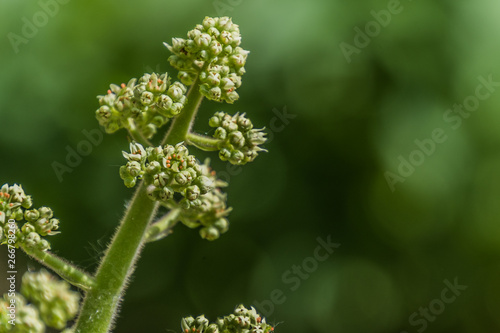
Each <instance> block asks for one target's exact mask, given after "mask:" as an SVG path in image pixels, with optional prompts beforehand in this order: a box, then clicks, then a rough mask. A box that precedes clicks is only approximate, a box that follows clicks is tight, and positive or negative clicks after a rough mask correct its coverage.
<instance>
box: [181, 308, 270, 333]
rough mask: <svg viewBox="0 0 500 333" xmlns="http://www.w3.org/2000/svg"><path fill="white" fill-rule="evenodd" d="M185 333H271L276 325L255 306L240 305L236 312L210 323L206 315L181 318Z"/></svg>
mask: <svg viewBox="0 0 500 333" xmlns="http://www.w3.org/2000/svg"><path fill="white" fill-rule="evenodd" d="M181 327H182V332H183V333H269V332H273V331H274V327H272V326H271V325H269V324H267V323H266V319H265V318H262V317H261V316H260V315H259V314H258V313H257V311H255V309H254V308H253V307H251V308H250V309H247V308H245V307H244V306H243V305H239V306H238V307H236V309H235V310H234V313H232V314H230V315H229V316H225V317H223V318H219V319H217V320H216V322H215V323H212V324H210V323H209V321H208V320H207V319H206V318H205V316H203V315H201V316H198V317H196V318H193V317H186V318H183V319H182V320H181Z"/></svg>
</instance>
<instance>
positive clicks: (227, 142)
mask: <svg viewBox="0 0 500 333" xmlns="http://www.w3.org/2000/svg"><path fill="white" fill-rule="evenodd" d="M209 125H210V126H211V127H216V129H215V133H214V135H213V136H214V138H216V139H219V140H221V142H220V143H219V144H218V148H219V149H220V150H219V157H220V159H221V160H223V161H229V162H231V163H232V164H238V165H242V164H246V163H248V162H252V161H253V160H254V159H255V158H256V157H257V155H258V154H259V152H261V151H266V150H265V149H263V148H260V147H259V145H261V144H263V143H265V142H266V140H267V139H266V137H265V135H266V133H264V132H263V130H264V128H261V129H253V124H252V122H251V121H250V119H248V118H247V117H245V114H244V113H243V114H239V113H236V114H235V115H234V116H230V115H229V114H227V113H224V112H217V113H216V114H215V115H214V116H213V117H212V118H210V121H209Z"/></svg>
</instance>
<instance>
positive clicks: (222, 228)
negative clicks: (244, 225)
mask: <svg viewBox="0 0 500 333" xmlns="http://www.w3.org/2000/svg"><path fill="white" fill-rule="evenodd" d="M214 227H216V228H217V230H219V232H220V233H221V234H223V233H225V232H227V230H228V229H229V221H228V220H227V219H225V218H220V219H218V220H217V221H215V223H214Z"/></svg>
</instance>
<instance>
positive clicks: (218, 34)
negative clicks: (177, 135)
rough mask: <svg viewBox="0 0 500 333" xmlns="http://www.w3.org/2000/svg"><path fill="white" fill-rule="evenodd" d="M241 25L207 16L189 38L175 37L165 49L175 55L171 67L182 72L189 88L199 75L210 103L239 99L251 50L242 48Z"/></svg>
mask: <svg viewBox="0 0 500 333" xmlns="http://www.w3.org/2000/svg"><path fill="white" fill-rule="evenodd" d="M240 44H241V35H240V30H239V27H238V25H236V24H234V23H233V22H232V21H231V19H230V18H229V17H216V18H212V17H205V19H204V20H203V24H198V25H197V26H196V27H195V28H194V29H193V30H191V31H189V32H188V34H187V39H183V38H173V39H172V45H169V44H167V43H165V46H166V47H167V48H168V49H169V50H170V52H172V53H173V55H171V56H170V57H169V61H170V64H171V65H172V66H173V67H174V68H176V69H178V70H179V75H178V77H179V79H180V80H181V82H182V83H184V84H185V85H191V84H193V82H194V80H195V79H196V78H197V77H198V75H199V80H200V83H201V85H200V92H201V93H202V94H203V96H205V97H207V98H208V99H210V100H214V101H218V102H222V101H226V102H227V103H233V102H234V101H236V100H237V99H238V98H239V95H238V93H237V92H236V89H238V88H239V87H240V86H241V76H242V75H243V74H244V73H245V67H244V66H245V63H246V59H247V56H248V53H249V52H248V51H246V50H244V49H242V48H241V47H240V46H239V45H240Z"/></svg>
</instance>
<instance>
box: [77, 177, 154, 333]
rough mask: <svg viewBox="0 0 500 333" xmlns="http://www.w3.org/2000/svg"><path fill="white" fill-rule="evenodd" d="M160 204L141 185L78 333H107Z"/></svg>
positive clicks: (103, 265) (100, 272) (85, 306)
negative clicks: (150, 197)
mask: <svg viewBox="0 0 500 333" xmlns="http://www.w3.org/2000/svg"><path fill="white" fill-rule="evenodd" d="M157 208H158V204H157V203H156V202H154V201H152V200H151V199H149V197H148V196H147V194H146V185H145V184H144V182H141V184H140V185H139V187H138V188H137V191H136V192H135V195H134V198H133V199H132V201H131V202H130V204H129V206H128V209H127V212H126V214H125V216H124V218H123V220H122V221H121V224H120V226H119V228H118V230H117V232H116V234H115V236H114V237H113V240H112V242H111V244H110V246H109V248H108V250H107V252H106V255H105V256H104V258H103V260H102V262H101V265H100V267H99V269H98V271H97V274H96V277H95V280H96V286H95V287H94V288H92V289H91V290H90V291H89V292H88V293H87V295H86V297H85V300H84V302H83V305H82V310H81V312H80V316H79V317H78V321H77V323H76V327H75V332H76V333H105V332H108V331H109V330H110V329H111V327H112V325H113V319H114V317H115V315H116V312H117V308H118V305H119V302H120V299H121V297H122V294H123V291H124V289H125V287H126V285H127V280H128V278H129V276H130V275H131V274H132V272H133V270H134V264H135V262H136V261H137V259H138V257H139V253H140V251H141V249H142V247H143V244H144V235H145V232H146V230H147V228H148V225H149V223H150V221H151V220H152V219H153V217H154V214H155V213H156V209H157Z"/></svg>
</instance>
